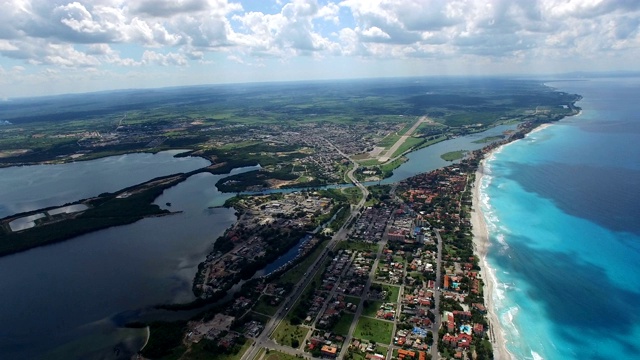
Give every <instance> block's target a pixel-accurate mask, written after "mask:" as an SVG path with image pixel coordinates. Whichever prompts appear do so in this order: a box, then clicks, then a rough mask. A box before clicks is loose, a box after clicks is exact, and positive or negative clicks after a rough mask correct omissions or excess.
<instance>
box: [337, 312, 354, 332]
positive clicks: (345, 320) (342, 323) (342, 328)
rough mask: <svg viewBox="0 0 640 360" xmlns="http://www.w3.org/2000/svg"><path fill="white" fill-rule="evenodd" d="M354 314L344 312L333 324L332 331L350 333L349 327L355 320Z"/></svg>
mask: <svg viewBox="0 0 640 360" xmlns="http://www.w3.org/2000/svg"><path fill="white" fill-rule="evenodd" d="M354 316H355V315H354V314H343V315H342V316H341V317H340V320H338V322H336V323H335V325H333V327H332V328H331V331H332V332H333V333H335V334H338V335H342V336H347V334H348V333H349V327H351V322H352V321H353V318H354Z"/></svg>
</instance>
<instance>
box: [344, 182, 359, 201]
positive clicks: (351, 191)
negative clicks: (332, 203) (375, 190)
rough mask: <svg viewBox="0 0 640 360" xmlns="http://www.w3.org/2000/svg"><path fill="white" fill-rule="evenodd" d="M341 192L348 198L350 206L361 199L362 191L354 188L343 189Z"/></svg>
mask: <svg viewBox="0 0 640 360" xmlns="http://www.w3.org/2000/svg"><path fill="white" fill-rule="evenodd" d="M342 192H343V193H344V194H345V195H346V196H347V198H349V203H351V204H357V203H358V201H360V198H362V190H360V188H359V187H356V186H354V187H348V188H345V189H343V190H342Z"/></svg>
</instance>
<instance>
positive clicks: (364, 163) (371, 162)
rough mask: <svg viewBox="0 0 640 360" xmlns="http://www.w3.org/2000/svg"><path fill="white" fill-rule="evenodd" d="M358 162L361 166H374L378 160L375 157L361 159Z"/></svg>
mask: <svg viewBox="0 0 640 360" xmlns="http://www.w3.org/2000/svg"><path fill="white" fill-rule="evenodd" d="M358 164H360V165H361V166H375V165H380V161H378V160H377V159H370V160H362V161H358Z"/></svg>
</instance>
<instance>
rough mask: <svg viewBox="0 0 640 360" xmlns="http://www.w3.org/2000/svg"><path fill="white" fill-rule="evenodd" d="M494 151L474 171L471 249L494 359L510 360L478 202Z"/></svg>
mask: <svg viewBox="0 0 640 360" xmlns="http://www.w3.org/2000/svg"><path fill="white" fill-rule="evenodd" d="M499 148H500V147H499ZM499 148H498V149H499ZM494 151H495V150H493V151H491V152H489V153H487V154H486V155H485V158H484V159H482V160H481V161H480V164H479V165H478V169H477V170H476V177H475V182H474V184H473V190H472V197H473V198H472V199H473V200H472V201H473V210H472V211H471V225H472V232H473V249H474V252H475V254H476V255H477V256H478V258H479V259H480V262H481V270H480V274H481V276H482V280H483V292H484V300H485V306H486V308H487V317H488V319H489V331H490V332H489V338H490V340H491V344H492V345H493V352H494V358H495V359H498V360H502V359H505V360H512V359H513V357H512V355H511V353H509V351H508V350H507V341H506V338H505V334H504V331H503V330H502V327H501V325H500V320H499V318H498V314H497V313H496V309H495V307H494V304H493V294H494V291H495V284H496V278H495V274H493V272H492V269H491V268H490V267H489V265H488V263H487V253H488V250H489V246H490V243H489V231H488V230H487V224H486V222H485V220H484V214H483V213H482V203H481V201H480V186H481V184H482V177H483V176H484V162H485V161H486V159H487V158H488V157H490V156H491V155H492V154H493V152H494Z"/></svg>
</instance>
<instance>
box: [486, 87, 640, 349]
mask: <svg viewBox="0 0 640 360" xmlns="http://www.w3.org/2000/svg"><path fill="white" fill-rule="evenodd" d="M548 85H549V86H552V87H554V88H557V89H558V90H561V91H565V92H569V93H577V94H580V95H582V96H583V97H584V98H583V100H581V101H580V102H579V103H578V105H579V106H580V107H582V109H583V111H582V113H581V114H580V115H578V116H574V117H569V118H565V119H563V120H562V121H560V122H558V123H555V124H554V125H552V126H550V127H547V128H545V129H543V130H540V131H537V132H534V133H531V134H529V136H528V137H526V138H525V139H523V140H520V141H516V142H514V143H511V144H509V145H507V146H504V147H502V148H501V149H500V150H499V151H498V152H496V153H494V155H493V156H492V157H491V158H489V159H488V160H487V161H486V164H487V176H484V177H483V182H482V189H481V194H482V197H483V211H484V214H485V218H486V220H487V226H488V229H489V233H490V239H491V240H490V241H491V247H490V248H489V253H488V256H487V260H488V262H489V266H490V267H491V268H492V269H493V272H494V274H495V277H496V278H495V279H494V280H495V281H496V282H497V283H496V285H497V289H496V291H495V292H494V294H493V299H494V306H495V308H496V310H497V313H498V316H499V318H500V322H501V325H502V328H503V330H504V331H505V333H506V334H505V335H506V337H507V349H508V350H509V351H510V352H511V353H512V354H513V357H514V358H517V359H541V358H542V359H632V358H635V359H637V358H638V357H639V356H640V355H639V354H640V342H638V339H640V98H639V97H638V96H639V95H638V94H640V79H638V78H631V79H594V80H586V81H563V82H551V83H548Z"/></svg>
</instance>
